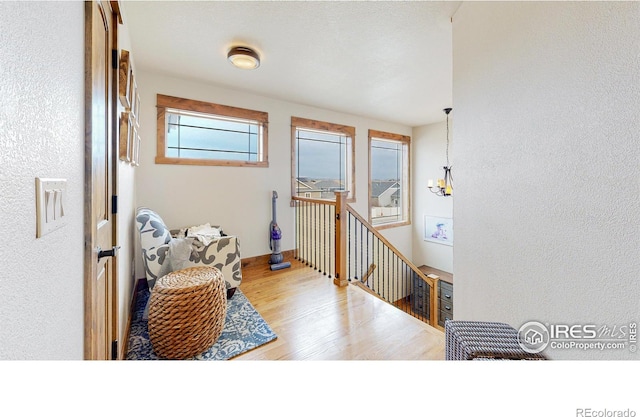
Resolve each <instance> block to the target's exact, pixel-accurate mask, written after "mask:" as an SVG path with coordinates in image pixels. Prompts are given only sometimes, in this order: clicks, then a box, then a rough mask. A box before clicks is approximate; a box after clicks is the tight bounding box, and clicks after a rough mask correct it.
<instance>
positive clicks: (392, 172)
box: [369, 130, 411, 229]
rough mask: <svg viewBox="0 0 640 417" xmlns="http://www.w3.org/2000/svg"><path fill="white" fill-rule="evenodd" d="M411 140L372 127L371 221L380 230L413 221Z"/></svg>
mask: <svg viewBox="0 0 640 417" xmlns="http://www.w3.org/2000/svg"><path fill="white" fill-rule="evenodd" d="M410 141H411V138H410V137H409V136H404V135H398V134H395V133H388V132H380V131H377V130H369V222H370V223H371V224H372V225H374V226H376V227H377V228H378V229H380V228H386V227H393V226H404V225H407V224H409V223H410V217H409V207H410V204H411V203H410V184H409V175H410V166H409V161H410V158H409V148H410V143H411V142H410Z"/></svg>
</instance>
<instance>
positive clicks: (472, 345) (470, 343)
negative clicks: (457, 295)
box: [444, 320, 546, 360]
mask: <svg viewBox="0 0 640 417" xmlns="http://www.w3.org/2000/svg"><path fill="white" fill-rule="evenodd" d="M444 332H445V359H446V360H500V359H527V360H545V359H546V356H544V355H543V354H541V353H528V352H526V351H525V350H524V349H522V347H521V346H520V344H519V343H518V331H517V330H516V329H514V328H513V327H511V326H509V325H508V324H506V323H499V322H487V321H462V320H447V321H446V323H445V325H444Z"/></svg>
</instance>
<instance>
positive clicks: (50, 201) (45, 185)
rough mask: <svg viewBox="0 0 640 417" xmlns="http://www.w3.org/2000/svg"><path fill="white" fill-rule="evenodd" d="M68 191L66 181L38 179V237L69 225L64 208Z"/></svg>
mask: <svg viewBox="0 0 640 417" xmlns="http://www.w3.org/2000/svg"><path fill="white" fill-rule="evenodd" d="M66 191H67V180H66V179H59V178H36V237H42V236H44V235H46V234H47V233H50V232H52V231H54V230H56V229H59V228H60V227H62V226H64V225H66V224H67V219H66V217H65V208H64V204H65V200H66Z"/></svg>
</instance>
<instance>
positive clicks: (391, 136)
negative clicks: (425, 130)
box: [367, 129, 411, 230]
mask: <svg viewBox="0 0 640 417" xmlns="http://www.w3.org/2000/svg"><path fill="white" fill-rule="evenodd" d="M374 139H386V140H393V141H397V142H401V143H402V144H403V151H402V159H403V161H405V163H406V166H407V169H406V170H403V172H402V179H401V181H402V183H403V185H405V184H406V185H405V186H404V187H403V188H404V190H403V194H405V195H406V201H405V203H406V204H405V206H404V207H403V209H402V214H403V217H404V219H403V220H400V221H397V222H389V223H382V224H373V216H371V194H372V187H371V169H372V165H371V141H372V140H374ZM368 147H369V198H368V202H367V211H368V220H369V223H370V224H371V225H372V226H373V227H375V228H376V229H378V230H383V229H390V228H392V227H400V226H408V225H410V224H411V137H410V136H406V135H399V134H397V133H389V132H383V131H380V130H373V129H369V144H368ZM402 198H403V199H404V198H405V196H404V195H403V196H402Z"/></svg>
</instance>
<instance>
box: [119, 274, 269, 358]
mask: <svg viewBox="0 0 640 417" xmlns="http://www.w3.org/2000/svg"><path fill="white" fill-rule="evenodd" d="M141 282H142V283H143V285H139V286H138V289H137V294H136V305H135V309H134V313H133V317H132V318H131V329H130V331H129V341H128V346H127V357H126V359H127V360H160V359H162V358H160V357H158V356H157V355H156V354H155V352H154V351H153V347H152V346H151V342H150V341H149V331H148V329H147V320H145V319H144V318H143V316H144V308H145V306H146V305H147V300H148V299H149V288H148V287H147V286H146V282H145V281H144V280H141ZM227 301H228V303H227V317H226V320H225V323H224V328H223V329H222V334H221V335H220V338H219V339H218V341H217V342H216V343H215V344H214V345H213V346H211V348H210V349H209V350H207V351H206V352H204V353H202V354H200V355H198V356H195V357H193V358H191V360H201V361H215V360H227V359H231V358H233V357H234V356H238V355H240V354H241V353H244V352H247V351H249V350H252V349H255V348H257V347H258V346H262V345H264V344H266V343H268V342H271V341H272V340H275V339H276V338H277V335H276V334H275V333H274V332H273V330H271V327H269V325H268V324H267V323H266V322H265V321H264V319H263V318H262V316H261V315H260V313H258V312H257V311H256V309H255V308H254V307H253V306H252V305H251V303H250V302H249V300H248V299H247V297H245V295H244V294H243V293H242V292H241V291H240V289H239V288H238V289H237V290H236V293H235V294H234V296H233V297H231V299H230V300H227Z"/></svg>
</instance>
